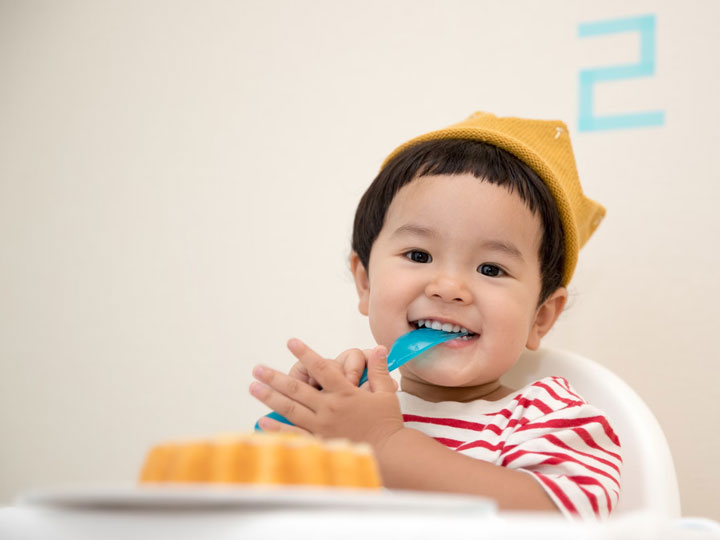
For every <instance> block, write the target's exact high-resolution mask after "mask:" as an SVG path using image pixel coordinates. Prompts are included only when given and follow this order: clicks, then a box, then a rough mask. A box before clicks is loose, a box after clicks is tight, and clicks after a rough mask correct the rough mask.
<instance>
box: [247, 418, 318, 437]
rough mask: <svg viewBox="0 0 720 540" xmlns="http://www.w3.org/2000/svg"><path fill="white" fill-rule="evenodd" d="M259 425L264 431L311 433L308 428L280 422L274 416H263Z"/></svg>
mask: <svg viewBox="0 0 720 540" xmlns="http://www.w3.org/2000/svg"><path fill="white" fill-rule="evenodd" d="M258 425H259V426H260V428H261V429H262V430H263V431H274V432H282V433H297V434H298V435H310V432H309V431H308V430H306V429H303V428H300V427H297V426H291V425H289V424H286V423H285V422H278V421H277V420H275V419H273V418H269V417H267V416H263V417H262V418H260V419H259V420H258Z"/></svg>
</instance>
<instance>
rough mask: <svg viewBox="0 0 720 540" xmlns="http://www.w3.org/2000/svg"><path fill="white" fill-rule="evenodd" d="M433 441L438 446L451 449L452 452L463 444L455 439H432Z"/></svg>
mask: <svg viewBox="0 0 720 540" xmlns="http://www.w3.org/2000/svg"><path fill="white" fill-rule="evenodd" d="M433 439H435V440H436V441H437V442H439V443H440V444H444V445H445V446H447V447H448V448H452V449H454V450H457V447H458V446H460V445H461V444H462V443H463V442H462V441H456V440H455V439H445V438H444V437H433Z"/></svg>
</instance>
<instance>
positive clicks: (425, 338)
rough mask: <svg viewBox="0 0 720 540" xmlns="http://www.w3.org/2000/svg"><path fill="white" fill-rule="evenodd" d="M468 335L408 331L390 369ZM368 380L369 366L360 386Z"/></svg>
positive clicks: (393, 350) (393, 353) (276, 416)
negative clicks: (436, 346) (433, 348)
mask: <svg viewBox="0 0 720 540" xmlns="http://www.w3.org/2000/svg"><path fill="white" fill-rule="evenodd" d="M467 335H468V333H467V332H444V331H443V330H433V329H431V328H419V329H417V330H413V331H412V332H408V333H407V334H405V335H404V336H400V337H399V338H397V340H396V341H395V343H393V346H392V348H391V349H390V353H389V354H388V358H387V365H388V371H395V370H396V369H397V368H399V367H400V366H402V365H403V364H406V363H407V362H409V361H410V360H412V359H413V358H415V357H416V356H418V355H419V354H422V353H424V352H425V351H427V350H428V349H430V348H432V347H434V346H435V345H439V344H440V343H445V342H446V341H450V340H451V339H455V338H459V337H462V336H467ZM367 380H368V376H367V368H365V371H364V372H363V374H362V377H360V382H359V383H358V386H360V385H361V384H364V383H365V382H366V381H367ZM265 417H267V418H272V419H273V420H277V421H278V422H282V423H283V424H288V425H290V426H292V425H293V423H292V422H291V421H290V420H288V419H287V418H285V417H284V416H282V415H280V414H278V413H276V412H275V411H273V412H271V413H270V414H266V415H265ZM255 431H262V428H261V427H260V421H258V422H256V423H255Z"/></svg>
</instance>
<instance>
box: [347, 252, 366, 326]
mask: <svg viewBox="0 0 720 540" xmlns="http://www.w3.org/2000/svg"><path fill="white" fill-rule="evenodd" d="M350 270H351V271H352V274H353V279H355V288H356V289H357V293H358V299H359V300H360V301H359V302H358V310H360V313H362V314H363V315H367V314H368V306H369V304H370V278H369V277H368V273H367V270H365V266H364V265H363V263H362V262H361V261H360V257H358V254H357V253H355V252H354V251H353V252H352V254H351V255H350Z"/></svg>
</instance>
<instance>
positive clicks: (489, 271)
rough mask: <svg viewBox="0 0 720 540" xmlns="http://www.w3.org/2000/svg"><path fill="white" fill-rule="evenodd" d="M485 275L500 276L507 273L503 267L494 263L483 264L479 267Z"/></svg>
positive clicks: (479, 270)
mask: <svg viewBox="0 0 720 540" xmlns="http://www.w3.org/2000/svg"><path fill="white" fill-rule="evenodd" d="M477 271H478V272H480V273H481V274H482V275H483V276H488V277H498V276H502V275H503V274H505V272H504V271H503V269H502V268H500V267H499V266H496V265H494V264H481V265H480V266H478V269H477Z"/></svg>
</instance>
